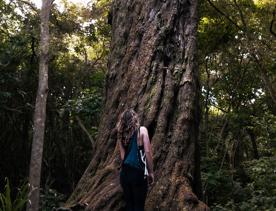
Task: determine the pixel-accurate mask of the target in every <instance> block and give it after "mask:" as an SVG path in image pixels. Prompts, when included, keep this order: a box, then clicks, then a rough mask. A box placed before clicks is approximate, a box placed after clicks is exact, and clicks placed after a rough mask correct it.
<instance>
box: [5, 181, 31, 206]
mask: <svg viewBox="0 0 276 211" xmlns="http://www.w3.org/2000/svg"><path fill="white" fill-rule="evenodd" d="M5 181H6V184H5V188H4V192H3V193H0V211H21V210H24V208H25V205H26V202H27V194H28V185H27V184H26V183H25V184H23V185H21V187H20V188H19V189H18V192H17V194H16V197H15V199H14V200H12V197H11V186H10V182H9V179H8V178H5Z"/></svg>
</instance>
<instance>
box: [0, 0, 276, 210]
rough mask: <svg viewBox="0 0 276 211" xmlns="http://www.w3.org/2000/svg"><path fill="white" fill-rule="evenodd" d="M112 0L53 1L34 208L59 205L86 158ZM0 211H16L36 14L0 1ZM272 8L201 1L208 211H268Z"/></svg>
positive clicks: (98, 110)
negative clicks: (38, 195)
mask: <svg viewBox="0 0 276 211" xmlns="http://www.w3.org/2000/svg"><path fill="white" fill-rule="evenodd" d="M110 5H111V0H98V1H92V0H91V1H90V2H88V3H87V2H86V3H79V2H78V3H77V2H74V1H73V2H72V1H69V0H62V1H59V2H54V5H53V8H52V11H51V15H50V33H51V39H50V46H51V47H50V58H49V93H48V100H47V119H46V131H45V142H44V152H43V162H42V184H41V200H40V203H41V210H45V211H46V210H52V208H53V207H59V206H62V204H63V203H64V202H65V201H66V200H67V199H68V197H69V196H70V194H71V193H72V192H73V190H74V188H75V187H76V185H77V182H78V181H79V179H80V178H81V176H82V174H83V173H84V171H85V169H86V167H87V166H88V164H89V162H90V161H91V157H92V154H93V153H95V151H96V150H98V149H97V146H95V144H94V140H95V139H96V137H97V132H98V126H99V122H100V119H101V115H102V109H103V105H104V103H105V100H106V99H105V97H104V96H105V87H106V86H107V84H106V83H105V78H106V77H105V76H106V72H107V60H108V55H109V50H110V48H109V46H110V41H111V26H110V21H109V19H110V14H109V9H110ZM0 14H1V19H0V71H1V73H0V131H1V133H0V147H1V153H0V192H1V195H0V199H1V200H0V210H22V209H23V208H24V206H25V205H24V204H25V203H26V198H27V177H28V173H29V163H30V155H31V142H32V134H33V113H34V105H35V96H36V91H37V84H38V65H39V53H38V47H39V45H38V44H39V8H38V5H37V4H35V3H34V2H31V1H26V0H13V1H9V0H0ZM275 14H276V5H275V2H274V1H273V0H218V1H214V0H201V1H200V2H199V15H200V20H199V25H198V36H197V40H198V63H199V72H200V84H201V96H200V107H201V123H200V132H199V141H200V156H201V162H200V167H201V180H202V190H203V196H202V201H204V202H205V203H206V204H208V206H209V207H210V208H211V210H256V211H257V210H258V211H259V210H276V106H275V104H276V90H275V89H276V86H275V82H276V75H275V73H276V63H275V58H276V51H275V47H276V45H275V38H276V15H275Z"/></svg>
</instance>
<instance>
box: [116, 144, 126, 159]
mask: <svg viewBox="0 0 276 211" xmlns="http://www.w3.org/2000/svg"><path fill="white" fill-rule="evenodd" d="M118 142H119V149H120V156H121V160H124V157H125V149H124V147H123V145H122V142H121V141H118Z"/></svg>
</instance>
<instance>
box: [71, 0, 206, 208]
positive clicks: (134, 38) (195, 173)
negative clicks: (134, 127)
mask: <svg viewBox="0 0 276 211" xmlns="http://www.w3.org/2000/svg"><path fill="white" fill-rule="evenodd" d="M197 22H198V15H197V1H196V0H170V1H165V0H163V1H156V0H132V1H123V0H114V1H113V4H112V41H111V53H110V57H109V62H108V73H107V78H106V102H105V107H104V112H103V115H102V120H101V123H100V127H99V134H98V138H97V140H96V144H95V146H96V150H95V153H94V155H93V157H92V161H91V163H90V165H89V166H88V168H87V169H86V171H85V173H84V175H83V176H82V178H81V180H80V181H79V183H78V185H77V187H76V189H75V190H74V192H73V194H72V195H71V197H70V198H69V199H68V201H67V204H66V206H67V207H73V206H76V205H77V204H78V203H79V204H87V206H86V210H121V209H122V207H123V206H124V204H123V200H122V190H121V187H120V185H119V166H120V158H119V151H118V146H117V144H116V130H115V129H114V128H115V125H116V122H117V118H118V115H119V114H120V113H121V112H122V111H123V110H124V109H125V108H127V107H128V108H129V107H131V108H134V109H135V110H136V111H137V112H138V114H139V116H140V120H141V124H142V125H145V126H146V127H147V128H148V130H149V135H150V138H151V143H152V145H153V151H154V164H155V175H156V182H155V184H154V185H153V186H151V187H150V189H149V192H148V197H147V201H146V207H145V209H146V210H206V209H208V208H207V206H206V205H205V204H203V203H202V202H201V201H199V200H198V198H197V196H196V195H195V193H194V192H198V193H200V192H201V190H199V189H200V187H201V185H200V172H199V162H198V161H199V153H198V152H199V151H198V150H199V149H198V140H197V137H198V127H199V103H198V101H199V82H198V66H197V60H196V31H197ZM97 149H98V150H97Z"/></svg>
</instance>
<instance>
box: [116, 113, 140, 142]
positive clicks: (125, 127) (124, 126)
mask: <svg viewBox="0 0 276 211" xmlns="http://www.w3.org/2000/svg"><path fill="white" fill-rule="evenodd" d="M139 126H140V123H139V117H138V114H137V113H136V112H135V111H134V110H133V109H126V110H125V111H124V112H123V113H121V115H120V116H119V120H118V123H117V126H116V127H117V139H118V140H119V141H121V142H122V144H123V145H124V146H126V145H128V143H129V141H130V138H131V136H132V135H133V134H134V132H135V131H136V130H137V129H138V128H139Z"/></svg>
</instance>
